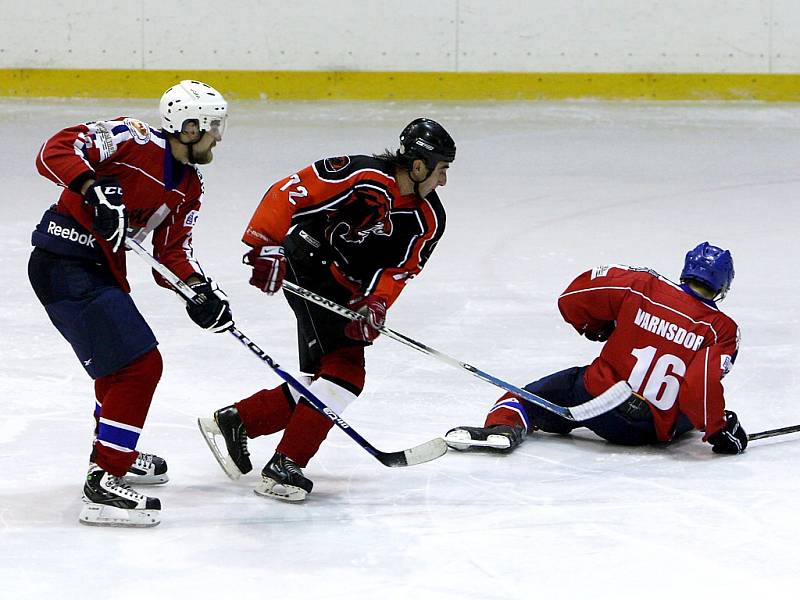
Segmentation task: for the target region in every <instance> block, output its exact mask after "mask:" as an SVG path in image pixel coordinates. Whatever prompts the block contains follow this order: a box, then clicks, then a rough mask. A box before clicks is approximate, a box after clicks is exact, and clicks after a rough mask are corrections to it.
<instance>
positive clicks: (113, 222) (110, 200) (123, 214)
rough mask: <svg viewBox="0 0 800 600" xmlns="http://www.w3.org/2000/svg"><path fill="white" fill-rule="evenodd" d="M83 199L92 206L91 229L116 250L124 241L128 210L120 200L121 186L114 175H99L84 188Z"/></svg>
mask: <svg viewBox="0 0 800 600" xmlns="http://www.w3.org/2000/svg"><path fill="white" fill-rule="evenodd" d="M83 201H84V202H86V204H88V205H89V206H91V207H92V211H93V213H94V217H93V219H92V229H94V230H95V231H96V232H97V234H98V235H99V236H100V237H102V238H103V239H104V240H105V241H107V242H108V243H109V244H111V249H112V250H113V251H114V252H116V251H117V250H119V249H120V248H121V247H122V246H123V243H124V241H125V234H126V232H127V230H128V211H127V210H126V209H125V204H123V202H122V188H121V187H120V185H119V182H118V181H117V179H116V177H101V178H100V179H98V180H97V181H95V182H94V183H93V184H92V185H90V186H89V187H88V188H87V189H86V193H84V194H83Z"/></svg>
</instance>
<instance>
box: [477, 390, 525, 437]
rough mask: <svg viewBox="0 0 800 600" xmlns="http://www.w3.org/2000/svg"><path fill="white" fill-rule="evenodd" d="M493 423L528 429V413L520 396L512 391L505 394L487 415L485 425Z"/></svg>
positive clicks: (489, 425) (488, 425)
mask: <svg viewBox="0 0 800 600" xmlns="http://www.w3.org/2000/svg"><path fill="white" fill-rule="evenodd" d="M492 425H510V426H511V427H524V428H525V430H526V431H527V430H528V427H529V426H530V423H529V420H528V414H527V413H526V412H525V407H524V406H523V405H522V402H520V400H519V398H517V397H516V396H514V395H513V394H511V393H507V394H505V395H503V396H502V397H501V398H500V399H499V400H497V402H495V404H494V406H493V407H492V408H491V410H489V414H488V415H486V422H485V423H484V425H483V426H484V427H491V426H492Z"/></svg>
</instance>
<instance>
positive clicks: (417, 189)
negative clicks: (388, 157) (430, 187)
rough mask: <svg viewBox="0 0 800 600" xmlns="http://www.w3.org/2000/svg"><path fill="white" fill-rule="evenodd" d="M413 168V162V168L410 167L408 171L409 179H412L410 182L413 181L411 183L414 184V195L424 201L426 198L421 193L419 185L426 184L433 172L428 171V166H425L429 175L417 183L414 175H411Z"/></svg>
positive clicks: (412, 165) (412, 163)
mask: <svg viewBox="0 0 800 600" xmlns="http://www.w3.org/2000/svg"><path fill="white" fill-rule="evenodd" d="M423 162H424V161H423ZM413 167H414V162H413V161H412V162H411V166H410V167H409V168H408V169H407V171H408V178H409V179H410V180H411V181H412V182H413V183H414V195H415V196H416V197H417V198H419V199H420V200H424V198H423V197H422V195H421V194H420V193H419V184H420V183H425V181H426V180H427V179H428V177H430V176H431V175H432V174H433V171H431V170H430V169H428V165H427V164H426V165H425V168H426V169H428V174H427V175H425V177H423V178H422V179H421V180H419V181H417V180H416V179H414V175H412V174H411V169H412V168H413Z"/></svg>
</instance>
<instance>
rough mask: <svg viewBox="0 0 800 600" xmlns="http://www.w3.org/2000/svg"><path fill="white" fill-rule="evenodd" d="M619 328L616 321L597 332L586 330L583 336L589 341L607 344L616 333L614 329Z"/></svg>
mask: <svg viewBox="0 0 800 600" xmlns="http://www.w3.org/2000/svg"><path fill="white" fill-rule="evenodd" d="M616 327H617V322H616V321H607V322H606V323H604V324H603V326H602V327H601V328H600V329H595V330H591V331H590V330H588V329H587V330H584V332H583V335H585V336H586V339H587V340H591V341H593V342H605V341H606V340H608V338H609V337H611V334H612V333H614V329H615V328H616Z"/></svg>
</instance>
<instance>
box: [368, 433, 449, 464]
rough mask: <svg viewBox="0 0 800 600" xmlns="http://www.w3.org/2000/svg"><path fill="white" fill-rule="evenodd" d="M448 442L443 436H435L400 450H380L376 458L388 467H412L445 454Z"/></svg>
mask: <svg viewBox="0 0 800 600" xmlns="http://www.w3.org/2000/svg"><path fill="white" fill-rule="evenodd" d="M446 452H447V444H446V443H445V441H444V440H443V439H442V438H434V439H432V440H430V441H429V442H425V443H424V444H420V445H419V446H414V447H413V448H409V449H408V450H399V451H398V452H378V453H377V454H375V458H377V459H378V460H379V461H381V463H382V464H384V465H386V466H387V467H411V466H414V465H419V464H421V463H425V462H428V461H431V460H435V459H437V458H439V457H440V456H444V454H445V453H446Z"/></svg>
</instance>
